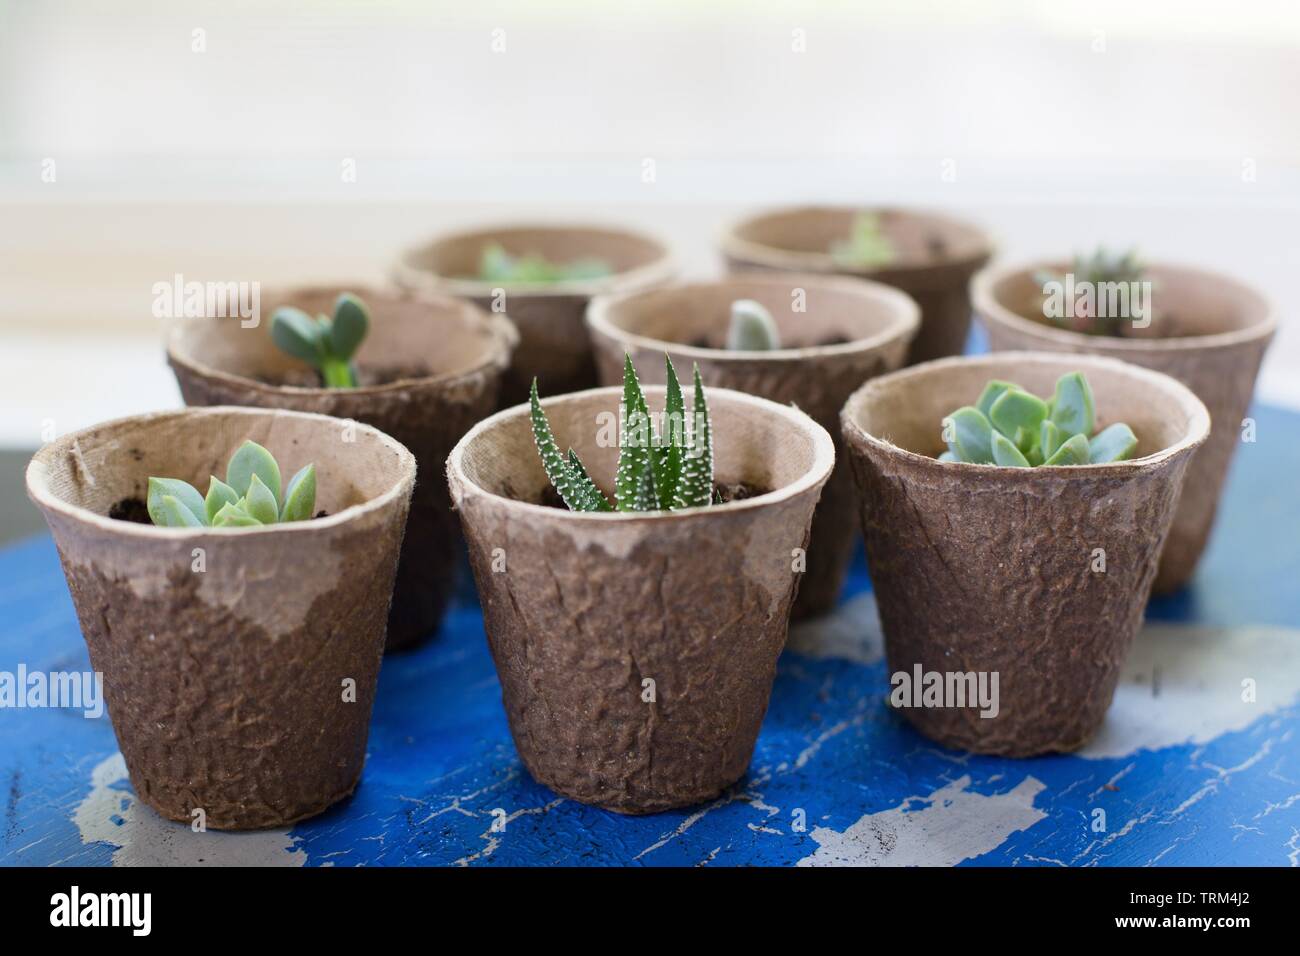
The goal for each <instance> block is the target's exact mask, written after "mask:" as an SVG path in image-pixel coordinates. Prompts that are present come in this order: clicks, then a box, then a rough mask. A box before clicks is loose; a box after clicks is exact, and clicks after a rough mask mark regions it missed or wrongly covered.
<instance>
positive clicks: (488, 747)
mask: <svg viewBox="0 0 1300 956" xmlns="http://www.w3.org/2000/svg"><path fill="white" fill-rule="evenodd" d="M1255 414H1256V416H1257V420H1258V435H1259V441H1258V442H1257V443H1256V444H1247V445H1243V446H1242V447H1241V448H1240V450H1239V452H1238V457H1237V462H1236V465H1235V467H1234V473H1233V476H1232V482H1231V486H1230V489H1229V494H1228V496H1227V498H1226V499H1225V502H1224V505H1223V508H1222V511H1221V516H1220V521H1219V527H1218V532H1217V534H1216V536H1215V538H1214V540H1213V542H1212V546H1211V549H1210V551H1209V552H1208V554H1207V556H1206V559H1205V561H1204V562H1203V565H1202V568H1201V571H1200V573H1199V575H1198V577H1197V579H1196V581H1195V582H1194V584H1193V586H1192V587H1191V588H1189V589H1187V590H1186V591H1184V592H1183V593H1182V594H1180V595H1178V596H1175V597H1173V598H1170V599H1165V600H1161V601H1157V602H1155V603H1154V604H1153V605H1152V607H1151V609H1150V613H1149V619H1150V620H1152V621H1156V622H1161V623H1162V625H1172V626H1173V627H1177V628H1183V627H1186V628H1192V627H1217V628H1224V629H1235V628H1240V627H1242V626H1246V625H1259V626H1262V627H1263V630H1261V631H1260V633H1259V635H1258V637H1257V638H1252V639H1251V640H1250V641H1247V642H1246V643H1244V644H1243V645H1242V646H1243V648H1244V650H1243V651H1242V653H1241V655H1240V656H1241V658H1242V667H1243V673H1244V672H1247V671H1250V670H1252V665H1258V666H1256V667H1254V670H1257V671H1258V673H1252V674H1250V676H1253V677H1255V678H1256V679H1257V680H1258V681H1260V684H1261V699H1263V697H1264V695H1265V694H1264V692H1265V690H1271V691H1272V692H1275V693H1280V694H1281V699H1280V702H1275V705H1274V706H1271V707H1270V708H1266V709H1264V708H1262V709H1261V713H1260V714H1259V716H1258V717H1250V718H1248V719H1245V720H1243V721H1240V722H1239V726H1234V727H1232V728H1230V729H1223V730H1222V731H1221V732H1215V733H1213V734H1212V735H1210V736H1209V737H1208V738H1207V739H1204V740H1202V741H1201V742H1199V743H1193V742H1183V740H1182V739H1181V738H1179V736H1178V734H1177V733H1176V732H1174V733H1173V737H1174V738H1176V739H1170V740H1168V741H1165V742H1162V743H1159V744H1157V745H1155V746H1154V747H1153V748H1152V749H1138V750H1135V751H1134V752H1131V753H1130V752H1124V753H1111V754H1110V755H1100V756H1087V755H1070V756H1057V757H1050V758H1042V759H1036V760H1023V761H1013V760H1001V759H996V758H982V757H975V756H971V755H966V754H961V753H957V752H953V751H947V750H943V749H942V748H938V747H936V746H934V745H932V744H930V743H929V742H927V741H926V740H925V739H923V738H921V737H920V736H918V735H917V734H916V733H914V732H913V731H912V730H911V729H910V728H909V727H908V726H907V725H906V724H905V723H904V722H903V721H902V720H901V719H900V718H899V717H898V716H897V715H896V714H894V713H892V712H891V711H889V710H888V709H887V708H886V707H885V705H884V695H885V693H886V691H887V690H888V681H887V675H886V672H885V665H884V663H883V662H882V661H880V660H874V661H872V660H871V654H870V648H869V647H866V648H863V649H861V650H862V653H850V654H848V655H845V654H843V653H839V652H836V651H833V650H829V649H825V648H824V652H823V653H822V654H820V655H809V654H801V653H796V652H794V651H788V652H787V653H786V654H785V655H784V657H783V658H782V661H781V666H780V670H779V673H778V677H777V682H776V687H775V691H774V693H773V698H772V705H771V709H770V710H769V713H768V716H767V719H766V721H765V723H764V726H763V732H762V735H761V736H760V739H759V744H758V749H757V752H756V754H755V756H754V761H753V765H752V767H751V771H750V774H749V776H748V777H747V778H746V779H745V780H744V781H742V782H741V784H739V785H738V786H737V787H736V788H735V790H734V791H733V792H732V793H730V794H728V795H727V796H726V797H724V798H723V799H722V800H719V801H717V802H715V803H713V804H710V805H707V806H705V807H700V808H697V809H695V810H693V811H689V812H681V813H664V814H659V815H656V816H653V817H642V818H628V817H620V816H618V815H616V814H611V813H607V812H604V811H601V810H595V809H592V808H590V807H584V806H581V805H579V804H576V803H574V802H572V801H568V800H561V799H559V798H557V797H556V796H555V794H553V793H552V792H550V791H549V790H547V789H546V788H545V787H542V786H540V785H538V784H536V783H534V782H533V781H532V780H531V779H530V778H529V776H528V774H527V772H526V771H524V770H523V769H522V767H521V766H520V764H519V761H518V758H517V757H516V755H515V751H514V748H513V746H512V745H511V742H510V738H509V734H508V732H507V728H506V722H505V716H504V713H503V711H502V709H501V703H500V696H499V687H498V685H497V681H496V677H495V673H494V671H493V667H492V663H491V659H490V657H489V655H488V653H487V649H486V646H485V643H484V639H483V633H482V623H481V618H480V616H479V613H478V609H477V606H476V604H475V601H474V597H473V593H472V590H470V589H468V588H464V589H462V592H461V594H460V597H459V599H458V601H457V603H456V605H455V607H454V608H453V610H452V612H451V613H450V615H449V617H448V619H447V621H446V624H445V625H444V627H443V631H442V633H441V634H440V635H439V636H438V638H437V639H436V640H435V641H433V642H432V643H430V644H429V645H428V646H427V647H425V648H424V649H422V650H420V651H418V652H416V653H413V654H408V655H405V656H401V657H396V658H392V659H389V660H388V661H386V663H385V665H384V669H383V673H382V676H381V679H380V688H379V696H378V702H377V704H376V707H375V713H374V721H373V727H372V730H371V738H370V748H369V750H370V753H369V760H368V762H367V765H366V769H365V774H364V777H363V780H362V784H361V786H360V788H359V789H358V791H357V793H356V795H355V796H354V797H353V798H352V799H351V800H349V801H348V802H347V803H345V804H344V805H342V806H340V807H337V808H335V809H334V810H332V811H330V812H328V813H326V814H324V815H323V816H321V817H318V818H316V819H314V820H310V821H307V822H305V823H302V824H299V825H298V826H296V827H294V828H293V829H292V831H291V832H290V833H289V834H287V835H285V836H283V837H282V838H277V837H275V835H271V837H270V839H269V841H268V838H267V836H266V835H262V837H261V838H251V839H250V838H248V837H245V836H241V835H231V836H224V835H212V834H209V835H208V837H209V839H208V841H207V842H206V843H203V844H200V843H198V842H197V841H195V840H194V838H193V837H192V835H191V834H190V832H189V830H188V829H187V828H185V827H183V826H176V825H172V824H167V823H164V822H162V821H158V820H157V819H156V818H154V817H152V815H151V814H150V812H149V811H148V810H147V809H146V808H143V807H141V806H140V805H138V804H137V803H136V802H135V800H134V797H133V795H132V793H131V790H130V786H129V784H127V783H126V782H125V781H123V780H118V779H116V778H115V777H114V775H113V774H112V773H106V772H104V771H101V775H102V776H103V779H102V780H101V781H100V783H101V789H100V791H99V797H100V799H99V802H94V803H92V802H88V801H89V800H90V796H91V791H92V786H91V777H92V773H93V772H95V770H96V768H97V767H105V768H107V767H109V766H110V764H108V763H106V761H110V758H112V757H113V756H114V754H115V753H116V745H115V742H114V739H113V734H112V730H111V727H110V726H109V724H108V721H107V720H106V719H105V720H85V719H82V718H81V717H80V716H77V715H74V714H73V713H71V712H64V711H54V710H5V711H0V813H2V816H0V863H5V864H15V863H25V864H50V863H61V862H62V863H80V864H107V863H109V862H112V861H113V860H114V858H115V853H116V854H118V857H117V859H118V861H119V862H124V861H130V860H139V859H151V858H154V856H152V855H151V854H155V853H156V852H161V851H160V850H159V848H158V847H157V846H142V845H134V846H133V845H132V841H135V842H136V844H139V843H140V841H143V840H149V841H154V842H155V843H158V844H163V843H165V844H167V853H168V854H169V856H168V857H167V858H169V859H181V860H187V859H188V860H196V861H197V860H198V859H204V860H205V861H206V862H216V861H226V862H229V861H235V860H240V859H250V860H256V861H258V862H267V853H268V849H267V848H268V846H269V847H270V848H271V850H270V852H271V853H272V854H278V855H282V856H283V857H284V859H285V861H286V862H306V863H308V864H313V865H340V866H342V865H372V866H373V865H405V864H451V863H457V862H461V863H466V864H469V865H509V864H591V865H613V864H624V863H635V864H642V865H666V864H701V863H705V864H709V865H728V864H741V863H745V864H754V863H758V864H793V863H796V862H798V861H800V860H803V859H806V858H810V857H813V855H814V854H815V853H817V851H818V850H819V849H821V850H822V854H821V855H820V856H819V857H818V859H822V858H823V857H825V858H828V859H847V860H852V861H859V862H862V861H867V860H870V859H882V858H883V859H887V860H888V861H890V862H918V861H920V862H954V863H955V862H962V863H968V864H1011V865H1059V864H1075V865H1096V864H1103V865H1107V864H1145V863H1157V864H1287V863H1291V864H1296V863H1297V862H1298V861H1300V736H1298V735H1297V733H1296V730H1297V724H1298V722H1300V653H1298V652H1300V589H1298V588H1297V587H1296V582H1297V581H1300V534H1297V529H1298V528H1300V500H1297V497H1296V494H1295V479H1294V475H1296V474H1297V473H1300V415H1296V414H1294V413H1290V412H1284V411H1280V410H1277V409H1271V408H1267V407H1262V408H1259V409H1257V411H1256V413H1255ZM1279 476H1288V477H1286V478H1279ZM869 587H870V585H869V583H868V581H867V579H866V573H865V568H864V566H863V564H862V562H861V557H860V556H859V559H858V562H857V564H856V565H855V568H854V573H853V576H852V579H851V581H850V582H849V586H848V588H847V591H846V598H852V597H854V596H856V595H862V594H865V593H866V592H867V591H868V590H869ZM867 602H869V599H864V598H861V597H858V600H857V603H856V604H854V605H852V607H854V608H858V609H860V610H862V611H863V614H862V615H861V617H862V618H863V621H862V623H861V630H862V631H863V632H868V631H871V630H872V626H871V622H870V620H869V617H870V615H869V613H867V612H869V610H870V606H869V603H867ZM0 620H3V622H4V624H3V634H2V635H0V669H3V670H10V671H13V670H15V669H16V667H17V665H18V663H19V662H20V661H21V662H25V663H26V664H27V666H28V668H29V669H35V668H40V669H43V670H62V669H86V668H88V666H89V663H88V660H87V656H86V652H85V647H84V644H83V643H82V641H81V637H80V634H79V631H78V628H77V624H76V620H75V617H74V614H73V610H72V604H71V601H70V599H69V597H68V594H67V589H66V587H65V584H64V580H63V576H62V573H61V572H60V570H59V567H58V559H57V555H56V553H55V551H54V548H53V545H52V544H51V542H50V540H49V538H48V537H45V536H42V537H39V538H36V539H32V540H30V541H27V542H24V543H21V544H18V545H16V546H13V547H10V548H8V549H6V550H4V551H3V552H0ZM849 620H850V622H852V621H853V619H852V618H849ZM850 630H852V628H850ZM1157 632H1158V634H1163V635H1164V637H1159V636H1153V635H1144V637H1143V640H1164V641H1165V643H1164V644H1162V645H1160V647H1161V648H1163V650H1162V651H1161V653H1165V654H1167V655H1178V654H1183V653H1185V651H1183V650H1180V647H1179V641H1178V640H1177V635H1178V633H1179V632H1178V631H1176V630H1169V629H1168V628H1166V629H1164V630H1161V629H1160V628H1157V629H1156V632H1153V634H1156V633H1157ZM1188 633H1191V632H1190V630H1189V632H1188ZM1227 633H1228V632H1227V630H1225V631H1224V639H1225V640H1226V639H1227ZM1170 635H1172V638H1171V637H1170ZM1208 639H1209V640H1214V639H1216V637H1215V634H1213V633H1212V634H1210V635H1209V637H1208ZM814 643H815V639H814ZM1189 646H1191V645H1189ZM1170 659H1171V660H1172V657H1171V658H1170ZM1131 676H1133V675H1131ZM1140 676H1141V675H1136V676H1133V679H1134V680H1137V679H1139V678H1140ZM1216 676H1223V677H1224V678H1225V679H1230V680H1231V681H1233V682H1235V681H1236V679H1237V675H1236V674H1227V675H1215V674H1208V675H1207V674H1202V675H1200V676H1194V677H1193V679H1192V680H1191V683H1197V682H1199V683H1201V684H1205V683H1207V682H1208V683H1211V684H1212V683H1213V682H1214V679H1215V678H1216ZM1125 686H1126V688H1127V689H1126V690H1122V691H1121V693H1128V694H1129V695H1130V696H1129V697H1128V698H1126V701H1127V704H1126V706H1129V707H1136V708H1139V711H1138V713H1139V716H1140V714H1141V710H1140V708H1142V707H1150V708H1153V710H1152V711H1151V713H1152V715H1153V721H1154V716H1155V715H1156V711H1155V710H1154V709H1155V708H1159V707H1167V706H1169V704H1168V701H1169V700H1170V699H1171V698H1170V696H1169V692H1171V691H1174V690H1177V688H1172V687H1166V688H1165V691H1166V693H1165V696H1164V698H1163V701H1164V702H1162V699H1161V698H1159V697H1155V696H1152V694H1153V693H1154V691H1153V692H1151V693H1148V692H1147V691H1146V689H1145V687H1144V686H1141V685H1134V686H1132V687H1129V686H1128V685H1125ZM1184 689H1187V690H1188V692H1189V693H1199V692H1200V691H1197V690H1195V689H1194V688H1191V689H1188V688H1184ZM936 792H938V796H937V797H935V796H934V795H935V794H936ZM104 797H107V800H106V801H105V800H104V799H103V798H104ZM79 808H82V814H81V817H80V818H77V814H78V809H79ZM105 808H107V809H105ZM498 809H499V810H500V811H501V813H502V815H504V816H505V817H506V819H507V824H506V827H505V830H504V832H501V833H494V832H492V829H491V827H492V821H493V811H494V810H498ZM1098 809H1102V810H1104V811H1105V814H1106V830H1105V832H1094V830H1093V828H1092V823H1093V820H1094V819H1095V812H1096V811H1097V810H1098ZM94 813H100V814H102V816H103V819H100V820H98V821H97V822H96V821H94V820H92V821H91V823H92V824H93V825H92V826H90V827H88V828H87V827H86V819H85V818H86V817H87V816H93V814H94ZM868 816H870V819H869V820H867V821H866V822H865V823H864V824H863V825H862V826H860V827H859V828H858V830H856V831H854V830H852V829H851V828H852V827H853V826H854V824H855V823H858V822H859V821H860V820H863V818H864V817H868ZM78 820H80V822H81V824H82V826H81V827H79V826H78ZM930 820H936V821H939V822H941V823H944V822H946V823H947V824H951V823H953V822H954V821H955V822H956V823H957V824H958V825H957V826H956V827H955V828H954V829H953V830H951V831H942V832H941V831H939V830H936V829H934V828H932V827H930V824H929V822H928V821H930ZM798 821H805V822H806V826H805V827H804V829H803V830H802V832H800V831H798V830H797V829H796V827H795V824H796V822H798ZM117 831H120V833H121V836H120V837H119V836H116V832H117ZM845 831H849V832H850V833H859V834H861V833H869V834H870V833H875V834H883V836H878V837H869V838H864V839H863V840H858V841H857V842H854V841H852V840H845V839H844V838H842V837H841V834H844V833H845ZM142 834H143V835H142ZM83 835H84V836H85V838H87V839H89V840H90V841H91V842H83ZM160 837H161V838H160ZM255 840H256V841H257V842H254V841H255ZM280 844H282V848H281V846H280ZM290 851H292V853H291V852H290Z"/></svg>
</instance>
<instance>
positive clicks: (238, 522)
mask: <svg viewBox="0 0 1300 956" xmlns="http://www.w3.org/2000/svg"><path fill="white" fill-rule="evenodd" d="M261 523H262V522H260V521H258V520H257V519H256V518H254V517H253V516H252V515H250V514H249V513H248V512H247V511H245V510H244V509H243V508H242V507H241V505H240V504H233V505H231V504H227V505H222V506H221V510H220V511H218V512H217V516H216V517H215V518H213V519H212V527H214V528H252V527H256V526H258V525H261Z"/></svg>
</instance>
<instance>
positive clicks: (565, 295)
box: [393, 225, 673, 406]
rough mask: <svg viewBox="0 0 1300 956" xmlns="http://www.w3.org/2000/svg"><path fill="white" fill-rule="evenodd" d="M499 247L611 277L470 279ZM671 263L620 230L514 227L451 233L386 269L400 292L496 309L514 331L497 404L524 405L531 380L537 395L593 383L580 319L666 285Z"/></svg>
mask: <svg viewBox="0 0 1300 956" xmlns="http://www.w3.org/2000/svg"><path fill="white" fill-rule="evenodd" d="M490 245H500V246H501V247H502V248H503V249H505V250H506V252H508V253H510V254H512V255H528V254H530V253H539V254H541V255H543V256H545V257H546V258H547V259H548V260H549V261H551V262H554V263H565V262H572V261H574V260H575V259H582V258H587V257H594V258H598V259H603V260H605V261H606V262H607V263H609V265H610V267H611V268H612V269H613V270H614V271H613V273H612V274H611V275H608V276H603V277H600V278H595V279H581V280H573V281H566V282H554V283H522V284H512V285H508V286H504V287H502V285H501V284H500V283H497V282H489V281H485V280H482V279H479V278H478V272H479V263H480V260H481V258H482V255H483V250H484V249H485V248H487V247H488V246H490ZM672 274H673V264H672V262H671V261H670V259H669V254H668V249H667V247H665V246H664V245H663V243H661V242H659V241H658V240H656V239H652V238H650V237H648V236H644V235H641V234H640V233H636V232H631V231H628V230H623V229H614V228H607V227H600V226H583V225H516V226H499V227H492V228H482V229H475V230H471V231H465V232H455V233H451V234H448V235H445V236H442V237H440V238H438V239H435V240H434V241H433V242H430V243H427V244H425V245H422V246H419V247H417V248H415V249H411V250H409V251H407V252H406V253H405V254H404V255H403V256H402V257H401V259H400V260H399V261H398V263H397V265H396V267H395V268H394V270H393V278H394V280H395V281H396V282H397V284H398V285H400V286H401V287H403V288H405V289H408V290H411V291H414V292H422V291H433V292H439V293H444V294H448V295H455V296H459V297H461V298H465V299H468V300H470V301H471V302H473V303H474V304H475V305H477V306H479V307H480V308H482V309H485V310H487V311H489V312H493V311H495V312H500V311H502V309H503V308H504V311H505V313H506V314H507V315H509V316H510V319H511V321H512V322H514V324H515V326H516V327H517V328H518V329H519V347H518V348H517V349H516V350H515V353H514V360H513V361H512V363H511V366H510V370H509V372H508V373H507V375H506V381H505V384H504V386H503V388H502V391H501V402H500V404H501V405H502V406H509V405H514V404H516V403H518V402H522V401H527V399H528V387H529V384H530V383H531V382H532V380H533V377H534V376H536V377H537V380H538V389H539V391H540V392H541V394H542V395H560V394H563V393H566V392H572V391H578V390H580V389H584V388H590V387H592V386H593V385H595V384H596V370H595V367H594V365H593V363H592V357H591V342H590V340H589V339H588V338H587V328H586V325H585V324H584V322H583V315H584V313H585V312H586V310H587V303H588V302H590V301H591V297H592V296H593V295H597V294H599V293H602V292H616V291H624V290H630V289H644V288H648V287H651V286H654V285H658V284H661V283H663V282H666V281H668V279H669V278H671V276H672Z"/></svg>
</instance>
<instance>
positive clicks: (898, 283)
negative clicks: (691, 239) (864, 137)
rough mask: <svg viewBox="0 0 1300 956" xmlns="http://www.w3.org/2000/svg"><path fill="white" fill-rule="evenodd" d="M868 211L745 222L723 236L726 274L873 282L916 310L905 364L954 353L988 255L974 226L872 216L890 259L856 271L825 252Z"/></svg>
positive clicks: (833, 210)
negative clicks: (971, 288)
mask: <svg viewBox="0 0 1300 956" xmlns="http://www.w3.org/2000/svg"><path fill="white" fill-rule="evenodd" d="M864 211H866V212H871V211H873V210H870V209H856V208H850V207H829V206H809V207H801V208H792V209H778V210H773V211H770V212H766V213H761V214H759V215H755V216H751V217H749V218H747V219H744V220H742V221H740V222H738V223H736V224H735V225H734V226H732V227H731V228H730V229H729V230H727V232H726V233H724V235H723V237H722V242H721V251H722V254H723V257H724V258H725V259H726V262H727V267H728V269H730V270H731V271H732V272H751V271H778V272H799V273H807V272H813V273H838V274H841V275H850V276H857V277H859V278H864V279H874V280H876V281H877V282H883V283H885V284H886V285H891V286H893V287H895V288H897V289H901V290H902V291H903V292H906V293H907V294H908V295H909V296H911V297H912V298H913V299H914V300H916V303H917V305H919V306H920V308H921V327H920V330H919V331H918V332H917V334H916V338H914V339H913V340H912V344H911V346H910V347H909V349H908V353H907V359H906V364H908V365H914V364H916V363H917V362H924V361H927V360H929V359H935V358H942V357H944V356H947V355H960V354H961V353H962V350H963V349H964V348H965V345H966V336H967V334H968V333H969V331H970V316H971V309H970V298H969V295H968V293H967V284H968V282H969V281H970V277H971V276H972V275H974V274H975V272H976V271H977V270H979V269H980V268H981V267H983V266H984V265H985V264H986V263H987V262H988V260H989V258H990V257H991V256H992V255H993V244H992V241H991V240H990V239H989V237H988V236H987V235H986V234H985V233H984V232H982V231H981V230H980V229H978V228H976V227H975V226H972V225H969V224H967V223H964V222H960V221H958V220H955V219H951V218H949V217H947V216H941V215H937V214H935V213H931V212H924V211H921V210H914V209H892V208H882V209H877V210H874V212H875V213H876V214H877V216H878V217H879V222H880V230H881V232H882V233H883V234H884V235H885V236H887V237H888V239H889V241H890V243H891V244H892V246H893V248H894V251H895V256H894V258H893V260H892V261H890V262H889V263H887V264H884V265H877V266H870V267H868V266H862V267H855V266H852V265H847V264H845V262H844V261H843V260H842V259H840V258H838V257H836V256H835V255H833V254H832V252H831V249H832V247H833V246H834V245H835V244H836V243H837V242H841V241H843V240H844V239H846V238H847V237H848V236H849V235H850V234H851V233H852V231H853V227H854V222H855V220H856V219H857V217H858V216H859V215H860V214H861V213H862V212H864Z"/></svg>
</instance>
